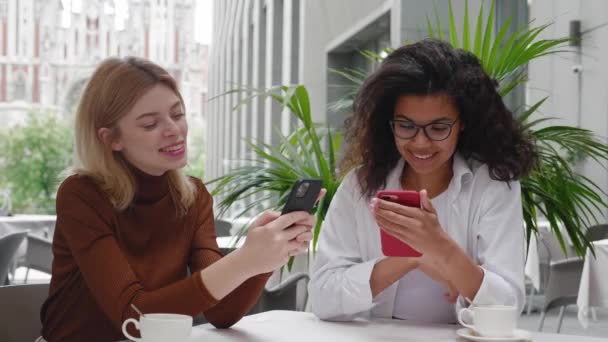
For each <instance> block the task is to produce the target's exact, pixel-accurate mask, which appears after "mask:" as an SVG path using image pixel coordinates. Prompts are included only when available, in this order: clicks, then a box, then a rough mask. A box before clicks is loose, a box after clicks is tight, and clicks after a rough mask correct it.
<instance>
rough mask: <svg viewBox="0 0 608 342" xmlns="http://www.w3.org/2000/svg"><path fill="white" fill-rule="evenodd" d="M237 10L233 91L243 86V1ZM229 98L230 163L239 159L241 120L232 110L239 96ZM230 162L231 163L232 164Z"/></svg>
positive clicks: (233, 45)
mask: <svg viewBox="0 0 608 342" xmlns="http://www.w3.org/2000/svg"><path fill="white" fill-rule="evenodd" d="M237 2H238V4H237V8H236V13H235V14H236V15H235V16H234V23H233V25H232V56H233V60H232V65H231V66H232V79H231V81H230V85H229V86H228V90H231V89H235V88H240V87H241V85H243V82H241V80H240V77H239V76H240V72H239V67H240V62H241V60H240V59H241V58H243V57H242V55H241V51H240V43H241V42H240V39H241V30H242V24H243V21H242V19H241V18H242V17H243V5H244V0H238V1H237ZM230 97H231V101H230V102H231V105H230V112H229V113H230V118H231V122H232V123H231V125H230V131H231V133H230V136H231V138H232V139H231V140H232V141H231V142H230V158H231V159H232V161H234V160H237V159H238V158H239V140H240V136H239V131H240V129H239V125H241V124H242V122H243V121H242V120H240V117H241V115H240V112H241V111H240V110H239V111H237V110H233V108H234V107H235V106H236V105H237V104H238V103H239V98H240V95H239V94H237V93H234V94H232V95H230ZM232 161H231V162H232ZM234 166H235V165H234V164H232V165H231V168H232V167H234Z"/></svg>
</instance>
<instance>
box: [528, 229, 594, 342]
mask: <svg viewBox="0 0 608 342" xmlns="http://www.w3.org/2000/svg"><path fill="white" fill-rule="evenodd" d="M539 233H540V236H539V245H538V247H539V259H540V263H541V274H543V269H545V270H544V275H545V277H542V278H544V279H542V278H541V279H542V280H541V284H546V286H544V287H542V288H544V292H545V301H544V304H543V306H542V308H541V316H540V322H539V326H538V331H542V329H543V325H544V322H545V317H546V314H547V311H549V310H551V309H553V308H556V307H559V308H560V312H559V322H558V325H557V331H556V332H557V333H559V332H560V330H561V327H562V322H563V319H564V311H565V309H566V306H568V305H570V304H576V298H577V296H578V287H579V284H580V282H581V274H582V272H583V263H584V262H583V259H582V258H581V257H578V256H575V255H576V253H575V252H574V249H573V248H571V247H570V246H566V247H567V249H568V252H567V254H566V255H564V252H563V250H562V248H561V246H560V244H559V241H558V240H557V238H556V237H555V235H553V233H552V232H551V231H549V230H544V229H543V230H540V231H539ZM541 251H543V252H542V254H541ZM541 255H545V256H546V257H545V260H543V258H542V257H541ZM569 256H570V257H569ZM547 259H548V260H547ZM547 262H548V263H547Z"/></svg>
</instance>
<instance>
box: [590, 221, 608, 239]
mask: <svg viewBox="0 0 608 342" xmlns="http://www.w3.org/2000/svg"><path fill="white" fill-rule="evenodd" d="M585 237H586V238H587V240H589V241H599V240H604V239H608V224H598V225H596V226H591V227H589V229H587V231H586V232H585Z"/></svg>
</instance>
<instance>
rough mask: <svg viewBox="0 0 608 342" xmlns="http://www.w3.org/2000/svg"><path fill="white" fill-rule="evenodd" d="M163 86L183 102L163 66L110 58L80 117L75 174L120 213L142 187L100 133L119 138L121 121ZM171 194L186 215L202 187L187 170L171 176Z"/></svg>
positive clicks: (97, 74) (99, 71)
mask: <svg viewBox="0 0 608 342" xmlns="http://www.w3.org/2000/svg"><path fill="white" fill-rule="evenodd" d="M157 84H163V85H165V86H167V87H169V89H171V90H173V91H174V92H175V94H176V95H177V96H178V97H179V99H180V101H181V102H182V105H183V104H184V101H183V98H182V96H181V94H180V93H179V90H178V89H177V84H176V82H175V80H174V79H173V77H171V75H169V73H168V72H167V71H166V70H164V69H163V68H161V67H160V66H158V65H156V64H154V63H152V62H150V61H148V60H145V59H142V58H137V57H126V58H107V59H105V60H103V61H102V62H101V64H100V65H99V66H98V67H97V69H96V70H95V72H94V73H93V76H91V79H90V80H89V82H88V84H87V86H86V88H85V90H84V93H83V95H82V97H81V100H80V103H79V105H78V110H77V112H76V128H75V135H76V146H75V150H76V158H75V159H76V164H75V166H74V169H73V172H74V173H76V174H79V175H86V176H90V177H92V178H93V179H94V180H95V181H96V182H97V183H98V184H99V185H100V186H101V188H102V189H103V190H104V191H105V192H106V194H107V195H108V197H109V199H110V201H111V202H112V205H113V206H114V207H115V208H116V209H118V210H124V209H125V208H127V207H128V206H129V205H130V204H131V202H132V201H133V198H134V196H135V191H136V182H135V177H134V175H133V173H132V171H131V170H130V166H129V164H128V163H127V161H126V160H125V159H124V157H123V155H122V153H121V152H116V151H113V150H112V149H111V148H110V146H108V144H105V143H104V142H103V141H101V140H100V138H99V136H98V134H97V132H98V131H99V129H100V128H102V127H106V128H109V129H110V130H111V132H112V135H114V136H115V135H118V134H120V132H119V131H118V127H117V126H116V123H117V121H118V120H119V119H120V118H121V117H123V116H124V115H125V114H127V112H129V110H130V109H131V108H132V107H133V105H135V102H137V100H138V99H139V98H140V97H141V96H142V95H143V94H144V92H145V91H146V90H148V89H149V88H150V87H152V86H154V85H157ZM167 172H168V178H169V191H170V193H171V196H172V197H173V200H174V202H175V204H176V206H177V207H178V209H179V211H180V212H181V213H182V214H183V213H185V212H187V210H188V208H190V206H191V205H192V203H193V202H194V199H195V196H196V186H195V185H194V183H193V182H192V181H191V180H190V178H188V177H187V176H186V175H184V173H183V172H182V171H181V170H169V171H167Z"/></svg>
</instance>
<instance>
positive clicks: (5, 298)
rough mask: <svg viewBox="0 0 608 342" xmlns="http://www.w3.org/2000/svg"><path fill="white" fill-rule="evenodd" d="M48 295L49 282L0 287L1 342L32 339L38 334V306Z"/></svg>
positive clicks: (39, 323) (22, 341)
mask: <svg viewBox="0 0 608 342" xmlns="http://www.w3.org/2000/svg"><path fill="white" fill-rule="evenodd" d="M48 295H49V284H25V285H10V286H2V287H0V303H2V305H0V317H2V324H0V336H1V337H2V341H3V342H24V341H34V340H36V339H37V338H38V337H39V336H40V334H41V333H40V332H41V330H42V323H41V322H40V307H41V306H42V303H44V301H45V300H46V298H47V297H48Z"/></svg>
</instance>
